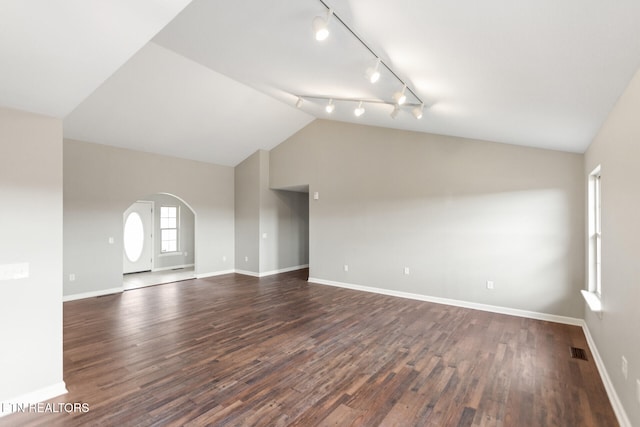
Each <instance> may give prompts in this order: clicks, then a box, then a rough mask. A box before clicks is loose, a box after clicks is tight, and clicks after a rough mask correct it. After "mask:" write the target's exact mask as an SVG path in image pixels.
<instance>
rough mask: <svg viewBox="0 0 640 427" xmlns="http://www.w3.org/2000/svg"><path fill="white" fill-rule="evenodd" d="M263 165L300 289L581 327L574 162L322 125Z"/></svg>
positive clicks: (579, 201)
mask: <svg viewBox="0 0 640 427" xmlns="http://www.w3.org/2000/svg"><path fill="white" fill-rule="evenodd" d="M270 154H271V178H270V179H271V186H272V187H274V188H286V187H292V186H300V185H306V184H308V185H309V192H310V194H312V195H313V194H314V193H315V192H317V193H318V196H319V198H318V200H313V198H312V200H311V202H310V207H309V209H310V210H309V216H310V219H309V221H310V224H309V228H310V229H309V234H310V237H309V238H310V254H309V261H310V262H309V263H310V277H313V278H317V279H323V280H326V281H333V282H340V283H346V284H355V285H363V286H369V287H374V288H381V289H387V290H391V291H401V292H408V293H414V294H421V295H427V296H432V297H441V298H448V299H454V300H461V301H468V302H474V303H481V304H488V305H494V306H500V307H507V308H512V309H520V310H526V311H533V312H538V313H547V314H552V315H560V316H568V317H573V318H582V316H583V311H584V307H583V304H582V301H581V300H580V298H579V297H577V296H578V295H579V290H580V289H581V288H582V286H583V283H584V253H583V245H584V242H583V231H584V212H583V203H584V188H583V183H582V178H583V177H582V175H583V173H582V170H583V159H582V155H579V154H570V153H562V152H555V151H548V150H541V149H532V148H525V147H518V146H512V145H505V144H497V143H491V142H484V141H472V140H466V139H462V138H455V137H444V136H439V135H428V134H421V133H414V132H407V131H399V130H392V129H383V128H375V127H368V126H360V125H354V124H347V123H339V122H329V121H323V120H316V121H314V122H313V123H311V124H310V125H308V126H307V127H305V128H304V129H302V130H301V131H299V132H298V133H297V134H295V135H293V136H292V137H291V138H289V139H288V140H287V141H285V142H283V143H282V144H280V145H279V146H278V147H276V148H274V149H273V150H272V151H271V153H270ZM345 265H347V266H348V271H345V268H344V266H345ZM405 268H408V272H409V274H404V273H405ZM488 280H490V281H493V282H494V289H493V290H488V289H487V286H486V282H487V281H488Z"/></svg>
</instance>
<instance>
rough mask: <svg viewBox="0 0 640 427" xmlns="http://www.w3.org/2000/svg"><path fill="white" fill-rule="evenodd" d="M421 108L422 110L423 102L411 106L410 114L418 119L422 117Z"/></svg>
mask: <svg viewBox="0 0 640 427" xmlns="http://www.w3.org/2000/svg"><path fill="white" fill-rule="evenodd" d="M423 110H424V103H421V104H420V105H418V106H417V107H413V110H411V114H413V117H415V118H416V119H418V120H420V119H421V118H422V111H423Z"/></svg>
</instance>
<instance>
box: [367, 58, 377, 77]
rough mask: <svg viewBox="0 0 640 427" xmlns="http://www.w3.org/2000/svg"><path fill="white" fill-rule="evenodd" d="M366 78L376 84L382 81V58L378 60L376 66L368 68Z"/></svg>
mask: <svg viewBox="0 0 640 427" xmlns="http://www.w3.org/2000/svg"><path fill="white" fill-rule="evenodd" d="M366 78H367V80H369V81H370V82H371V83H375V82H377V81H378V80H380V58H376V65H374V66H373V67H370V68H367V73H366Z"/></svg>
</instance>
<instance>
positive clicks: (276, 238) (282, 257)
mask: <svg viewBox="0 0 640 427" xmlns="http://www.w3.org/2000/svg"><path fill="white" fill-rule="evenodd" d="M235 182H236V189H235V191H236V213H235V218H236V230H235V233H236V268H237V269H238V270H239V271H243V272H249V273H251V274H255V275H261V274H268V273H272V272H276V271H281V270H284V269H290V268H295V267H300V266H303V265H306V264H308V263H309V255H308V247H309V243H308V241H309V236H308V230H309V225H308V218H309V198H308V195H307V194H306V193H300V192H293V191H278V190H272V189H270V188H269V152H268V151H264V150H259V151H256V152H255V153H254V154H253V155H251V156H249V157H248V158H247V159H245V160H244V161H243V162H242V163H240V164H239V165H238V166H236V170H235ZM245 257H248V259H249V260H248V261H245Z"/></svg>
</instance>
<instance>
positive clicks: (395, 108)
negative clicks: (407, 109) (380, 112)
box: [390, 104, 400, 119]
mask: <svg viewBox="0 0 640 427" xmlns="http://www.w3.org/2000/svg"><path fill="white" fill-rule="evenodd" d="M398 113H400V106H399V105H398V104H394V105H393V110H391V114H390V116H391V118H392V119H395V118H396V117H398Z"/></svg>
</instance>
